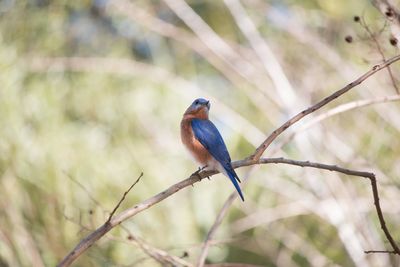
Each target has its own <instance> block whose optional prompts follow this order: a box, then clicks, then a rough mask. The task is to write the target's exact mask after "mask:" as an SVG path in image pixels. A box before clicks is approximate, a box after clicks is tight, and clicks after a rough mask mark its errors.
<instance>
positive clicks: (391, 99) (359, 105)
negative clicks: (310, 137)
mask: <svg viewBox="0 0 400 267" xmlns="http://www.w3.org/2000/svg"><path fill="white" fill-rule="evenodd" d="M399 100H400V95H392V96H383V97H378V98H373V99H365V100H357V101H352V102H349V103H345V104H342V105H339V106H337V107H335V108H332V109H330V110H328V111H327V112H324V113H322V114H320V115H318V116H315V117H314V118H313V119H312V120H311V121H309V122H306V123H304V124H303V125H302V126H301V128H300V129H298V130H297V131H296V132H293V133H291V134H290V135H288V136H287V137H286V138H285V139H284V141H282V143H281V144H280V145H279V146H278V147H277V148H280V147H283V146H284V145H286V144H287V143H289V142H290V141H291V140H292V139H293V138H294V137H295V136H296V135H297V134H298V133H300V132H303V131H305V130H307V129H309V128H311V127H312V126H314V125H316V124H318V123H320V122H321V121H323V120H326V119H328V118H330V117H333V116H335V115H338V114H341V113H343V112H347V111H350V110H353V109H357V108H362V107H366V106H369V105H373V104H380V103H387V102H394V101H399Z"/></svg>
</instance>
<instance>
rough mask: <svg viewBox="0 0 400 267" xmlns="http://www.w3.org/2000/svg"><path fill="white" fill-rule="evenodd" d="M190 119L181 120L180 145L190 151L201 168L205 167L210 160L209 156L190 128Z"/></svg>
mask: <svg viewBox="0 0 400 267" xmlns="http://www.w3.org/2000/svg"><path fill="white" fill-rule="evenodd" d="M191 122H192V118H185V117H184V118H183V119H182V121H181V139H182V143H183V144H184V145H185V146H186V148H187V149H188V150H189V151H190V153H191V154H192V155H193V157H194V158H195V159H196V161H197V162H199V163H200V164H201V165H202V166H204V165H206V164H207V162H209V161H210V159H211V154H210V153H209V152H208V151H207V149H205V147H204V146H203V145H202V144H201V143H200V142H199V141H198V140H197V139H196V137H195V136H194V134H193V130H192V126H191Z"/></svg>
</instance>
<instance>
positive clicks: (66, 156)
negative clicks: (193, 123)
mask: <svg viewBox="0 0 400 267" xmlns="http://www.w3.org/2000/svg"><path fill="white" fill-rule="evenodd" d="M395 3H396V4H397V6H398V5H399V4H400V3H399V2H398V1H397V2H396V1H395ZM392 27H394V25H392V24H391V23H390V21H389V20H387V18H385V15H384V14H382V13H381V12H380V10H379V9H378V8H376V7H375V6H374V5H373V4H371V3H370V1H367V0H360V1H345V0H336V1H326V0H307V1H299V0H281V1H275V0H272V1H269V0H268V1H262V0H240V1H239V0H225V1H212V0H204V1H192V0H190V1H189V0H187V1H183V0H164V1H156V0H154V1H144V0H139V1H128V0H121V1H109V0H94V1H65V0H64V1H61V0H55V1H48V0H30V1H15V0H2V1H0V126H1V127H0V266H54V265H56V264H57V262H59V260H60V259H62V258H63V257H64V256H65V255H66V254H67V253H68V252H69V251H70V250H71V249H72V248H73V247H74V246H75V245H76V244H77V243H78V242H79V240H80V239H82V238H83V237H84V236H85V235H86V234H87V233H89V231H90V230H93V229H95V228H96V227H98V226H100V225H101V224H102V223H104V221H105V220H106V218H107V215H108V214H109V212H110V211H111V210H112V209H113V207H114V206H115V205H116V204H117V202H118V201H119V199H120V198H121V196H122V194H123V192H125V191H126V190H127V188H128V187H129V186H130V185H131V184H132V183H133V182H134V181H135V179H136V178H137V177H138V176H139V175H140V173H141V172H144V176H143V178H142V179H141V181H140V182H139V183H138V184H137V185H136V186H135V187H134V189H133V190H132V191H131V192H130V193H129V195H128V196H127V198H126V200H125V201H124V202H123V204H122V206H121V208H120V211H121V210H123V209H126V208H128V207H130V206H132V205H135V204H136V203H139V202H140V201H143V200H144V199H147V198H149V197H151V196H153V195H154V194H156V193H158V192H160V191H161V190H164V189H165V188H167V187H168V186H170V185H172V184H174V183H176V182H178V181H180V180H182V179H184V178H187V177H188V176H189V175H190V174H191V173H192V172H193V171H195V170H196V169H197V167H198V166H197V165H196V164H195V163H194V162H193V161H192V159H191V157H190V155H189V153H187V152H186V151H185V149H184V148H183V146H182V145H181V143H180V136H179V124H180V120H181V117H182V114H183V112H184V111H185V109H186V108H187V106H188V105H189V104H190V103H191V102H192V101H193V100H194V99H195V98H197V97H204V98H207V99H210V101H211V111H210V112H211V114H210V115H211V120H213V121H214V122H215V124H216V125H217V127H218V128H219V129H220V131H221V133H222V135H223V136H224V138H225V141H226V144H227V146H228V148H229V150H230V154H231V156H232V158H233V160H239V159H243V158H245V157H247V156H249V155H250V154H251V153H253V152H254V150H255V148H256V147H257V146H258V145H259V144H260V143H261V142H262V141H263V140H264V139H265V138H266V136H267V135H268V134H270V133H271V132H272V131H273V130H274V129H275V128H277V127H279V126H280V125H281V124H282V123H283V122H285V121H286V120H287V119H289V118H290V117H291V116H293V115H295V114H296V113H297V112H299V111H301V110H302V109H304V108H306V107H308V106H310V105H311V104H313V103H316V102H317V101H319V100H320V99H322V98H324V97H326V96H328V95H329V94H331V93H333V92H334V91H336V90H338V89H340V88H341V87H343V86H344V85H346V84H347V83H349V82H351V81H352V80H355V79H356V78H357V77H358V76H360V75H361V74H363V73H364V72H366V71H367V70H369V69H370V68H371V66H373V65H374V64H377V63H379V62H381V61H382V60H383V57H385V58H389V57H391V56H393V55H396V54H398V53H399V50H398V47H397V45H396V42H395V41H396V39H393V32H392V29H393V28H392ZM399 71H400V70H399V64H394V65H392V67H391V72H392V73H391V74H390V73H389V72H388V70H382V71H380V72H379V73H377V74H376V75H374V76H373V77H371V78H370V79H368V80H367V81H366V82H364V83H362V84H361V85H360V86H358V87H356V88H355V89H353V90H352V91H350V92H349V93H347V94H345V95H344V96H342V97H340V98H339V99H337V100H335V101H334V102H332V103H330V104H329V105H327V106H326V107H324V108H323V109H321V110H320V111H317V112H315V113H313V114H312V115H311V116H309V117H306V118H305V119H304V120H302V121H300V122H299V123H298V124H296V125H294V126H293V127H291V128H289V129H288V130H287V131H286V132H285V133H284V134H283V135H282V136H281V137H279V138H278V139H277V140H276V141H275V142H274V143H273V145H272V146H271V147H269V148H268V150H267V151H266V152H265V153H264V156H265V157H278V156H283V157H287V158H292V159H297V160H310V161H316V162H321V163H327V164H336V165H338V166H342V167H347V168H350V169H355V170H365V171H372V172H374V173H376V175H377V179H378V185H379V192H380V194H381V195H380V196H381V205H382V208H383V211H384V215H385V218H386V222H387V225H388V228H389V229H390V231H391V233H392V234H393V236H394V238H395V239H396V240H397V242H398V243H399V242H400V228H399V227H398V225H399V223H400V216H399V214H400V213H399V212H400V205H399V204H398V203H399V193H400V192H399V191H400V187H399V186H400V184H399V179H398V177H399V172H400V157H399V149H400V138H399V137H400V135H399V132H400V119H399V112H400V106H399V103H398V102H396V101H397V100H399V96H398V95H397V92H398V89H397V87H400V83H399V82H398V77H399V73H400V72H399ZM360 100H366V102H361V103H360V102H357V101H360ZM348 103H350V104H348ZM359 105H362V106H361V107H357V106H359ZM321 116H322V117H321ZM315 122H317V123H315ZM237 172H238V174H239V176H240V177H242V178H249V180H248V184H247V185H246V187H245V188H244V194H245V197H246V202H244V203H242V202H241V201H239V200H238V199H236V200H235V202H234V203H233V205H232V207H231V208H230V209H229V210H228V213H227V215H226V217H225V218H224V220H223V223H222V224H221V226H220V227H219V228H218V230H217V232H216V236H215V238H214V241H213V242H212V246H211V248H210V251H209V255H208V258H207V263H232V262H235V263H248V264H253V265H255V266H398V265H399V258H398V257H396V256H390V255H388V254H365V253H364V250H373V249H377V250H384V249H390V246H389V244H388V242H387V240H386V238H385V237H384V235H383V232H382V231H381V229H380V225H379V222H378V219H377V214H376V211H375V207H374V205H373V199H372V194H371V188H370V183H369V181H368V180H366V179H363V178H359V177H348V176H345V175H342V174H338V173H333V172H327V171H319V170H311V169H307V168H298V167H294V166H288V165H286V166H284V165H263V166H257V167H255V168H250V167H246V168H241V169H238V171H237ZM233 190H234V189H233V186H232V185H231V184H230V182H229V181H228V180H227V179H226V178H224V177H223V176H222V175H216V176H214V177H212V179H211V180H210V181H209V180H203V181H202V182H201V183H197V184H196V185H195V186H194V187H189V188H186V189H184V190H182V191H180V192H179V193H177V194H175V195H173V196H172V197H170V198H168V199H166V200H165V201H162V202H161V203H159V204H158V205H156V206H154V207H152V208H150V209H148V210H146V211H145V212H143V213H141V214H139V215H138V216H136V217H134V218H132V219H130V220H128V221H127V222H125V223H124V224H123V227H117V228H116V229H114V230H112V231H111V232H110V233H109V234H107V236H105V237H104V238H102V239H101V240H100V241H99V242H97V243H96V244H95V246H94V247H92V248H91V249H90V250H88V251H87V252H86V253H85V254H83V255H82V256H81V257H80V258H79V259H78V260H77V261H76V262H75V265H74V266H158V265H159V263H157V261H155V260H154V259H153V258H151V257H150V256H149V255H148V254H147V253H146V251H144V250H143V249H142V248H143V244H141V245H140V244H138V243H137V242H135V240H129V239H132V238H127V237H129V236H134V237H135V238H140V239H141V240H143V242H145V243H146V244H147V245H149V246H150V247H153V248H157V249H162V250H164V251H166V252H168V253H169V254H171V255H175V256H177V257H182V259H183V260H185V261H187V262H190V263H195V262H196V261H197V258H198V256H199V253H200V250H201V244H202V242H203V241H204V238H205V236H206V234H207V232H208V230H209V229H210V227H211V226H212V224H213V222H214V220H215V218H216V216H217V214H218V213H219V211H220V209H221V208H222V206H223V204H224V203H225V201H226V200H227V198H228V196H229V194H230V193H232V192H233Z"/></svg>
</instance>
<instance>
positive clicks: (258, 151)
mask: <svg viewBox="0 0 400 267" xmlns="http://www.w3.org/2000/svg"><path fill="white" fill-rule="evenodd" d="M398 60H400V55H397V56H395V57H392V58H390V59H388V60H386V61H384V62H383V63H381V64H378V65H375V66H373V67H372V69H371V70H369V71H368V72H366V73H364V74H363V75H361V76H360V77H359V78H358V79H356V80H355V81H353V82H351V83H349V84H348V85H346V86H345V87H343V88H342V89H340V90H338V91H336V92H335V93H333V94H331V95H330V96H328V97H326V98H324V99H323V100H321V101H319V102H318V103H317V104H315V105H313V106H311V107H309V108H307V109H305V110H303V111H301V112H300V113H298V114H297V115H295V116H294V117H292V118H291V119H290V120H288V121H287V122H285V123H284V124H282V125H281V126H280V127H279V128H278V129H276V130H275V131H273V132H272V133H271V134H270V135H269V136H268V137H267V139H266V140H265V141H264V142H263V143H262V144H261V145H260V146H259V147H258V148H257V149H256V151H255V152H254V153H253V154H252V155H251V156H250V158H251V159H252V160H254V161H257V160H258V159H259V158H260V157H261V156H262V154H263V153H264V151H265V150H266V149H267V148H268V147H269V145H270V144H271V143H272V142H273V141H274V140H275V139H276V138H277V137H278V136H279V135H280V134H281V133H282V132H283V131H285V130H286V129H287V128H289V127H290V126H292V125H293V124H295V123H296V122H298V121H299V120H301V119H302V118H304V117H305V116H307V115H308V114H310V113H313V112H314V111H316V110H318V109H320V108H321V107H323V106H325V105H326V104H328V103H330V102H331V101H333V100H335V99H336V98H338V97H339V96H341V95H343V94H344V93H347V92H348V91H349V90H351V89H352V88H354V87H356V86H357V85H359V84H361V83H362V82H363V81H365V80H366V79H368V78H369V77H371V76H372V75H373V74H375V73H376V72H378V71H380V70H382V69H384V68H386V67H387V66H390V65H391V64H393V63H394V62H396V61H398Z"/></svg>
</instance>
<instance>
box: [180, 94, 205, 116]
mask: <svg viewBox="0 0 400 267" xmlns="http://www.w3.org/2000/svg"><path fill="white" fill-rule="evenodd" d="M210 107H211V104H210V101H208V100H207V99H204V98H197V99H196V100H194V101H193V103H192V104H191V105H190V106H189V107H188V108H187V110H186V112H185V114H195V113H198V112H201V111H205V112H206V113H207V115H208V111H209V110H210Z"/></svg>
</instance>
